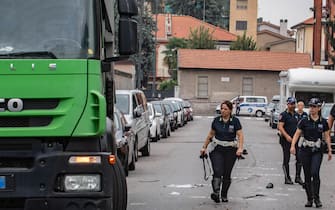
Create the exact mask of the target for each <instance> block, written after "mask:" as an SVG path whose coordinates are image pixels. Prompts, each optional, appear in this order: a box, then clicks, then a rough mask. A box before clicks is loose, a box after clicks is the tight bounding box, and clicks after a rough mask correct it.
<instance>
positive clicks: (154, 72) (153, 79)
mask: <svg viewBox="0 0 335 210" xmlns="http://www.w3.org/2000/svg"><path fill="white" fill-rule="evenodd" d="M155 15H156V29H155V48H154V56H153V62H152V66H153V68H152V98H154V97H155V94H156V73H157V71H156V66H157V64H156V59H157V58H156V54H157V52H156V48H157V22H158V0H155Z"/></svg>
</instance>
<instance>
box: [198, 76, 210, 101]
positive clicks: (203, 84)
mask: <svg viewBox="0 0 335 210" xmlns="http://www.w3.org/2000/svg"><path fill="white" fill-rule="evenodd" d="M198 97H199V98H207V97H208V76H198Z"/></svg>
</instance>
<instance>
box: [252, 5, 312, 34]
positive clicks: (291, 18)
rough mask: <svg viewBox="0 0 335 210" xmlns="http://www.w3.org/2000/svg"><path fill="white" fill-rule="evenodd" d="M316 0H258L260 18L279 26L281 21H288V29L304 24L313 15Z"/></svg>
mask: <svg viewBox="0 0 335 210" xmlns="http://www.w3.org/2000/svg"><path fill="white" fill-rule="evenodd" d="M313 4H314V0H258V17H263V20H264V21H269V22H271V23H273V24H275V25H279V21H280V19H287V20H288V27H291V26H293V25H296V24H298V23H301V22H303V21H304V20H306V19H307V18H309V17H312V16H313V13H312V12H311V11H310V10H309V8H310V7H313Z"/></svg>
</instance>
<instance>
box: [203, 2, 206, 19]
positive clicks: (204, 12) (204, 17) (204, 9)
mask: <svg viewBox="0 0 335 210" xmlns="http://www.w3.org/2000/svg"><path fill="white" fill-rule="evenodd" d="M202 20H203V21H204V22H206V0H204V8H203V16H202Z"/></svg>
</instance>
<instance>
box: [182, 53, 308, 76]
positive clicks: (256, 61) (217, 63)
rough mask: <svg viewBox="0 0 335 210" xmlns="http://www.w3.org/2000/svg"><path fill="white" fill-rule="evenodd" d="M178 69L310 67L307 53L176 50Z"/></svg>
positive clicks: (262, 69) (278, 68) (283, 68)
mask: <svg viewBox="0 0 335 210" xmlns="http://www.w3.org/2000/svg"><path fill="white" fill-rule="evenodd" d="M178 67H179V68H180V69H229V70H233V69H236V70H260V71H283V70H288V69H290V68H298V67H306V68H310V67H312V65H311V59H310V55H309V54H304V53H283V52H268V51H239V50H235V51H219V50H193V49H179V50H178Z"/></svg>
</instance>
